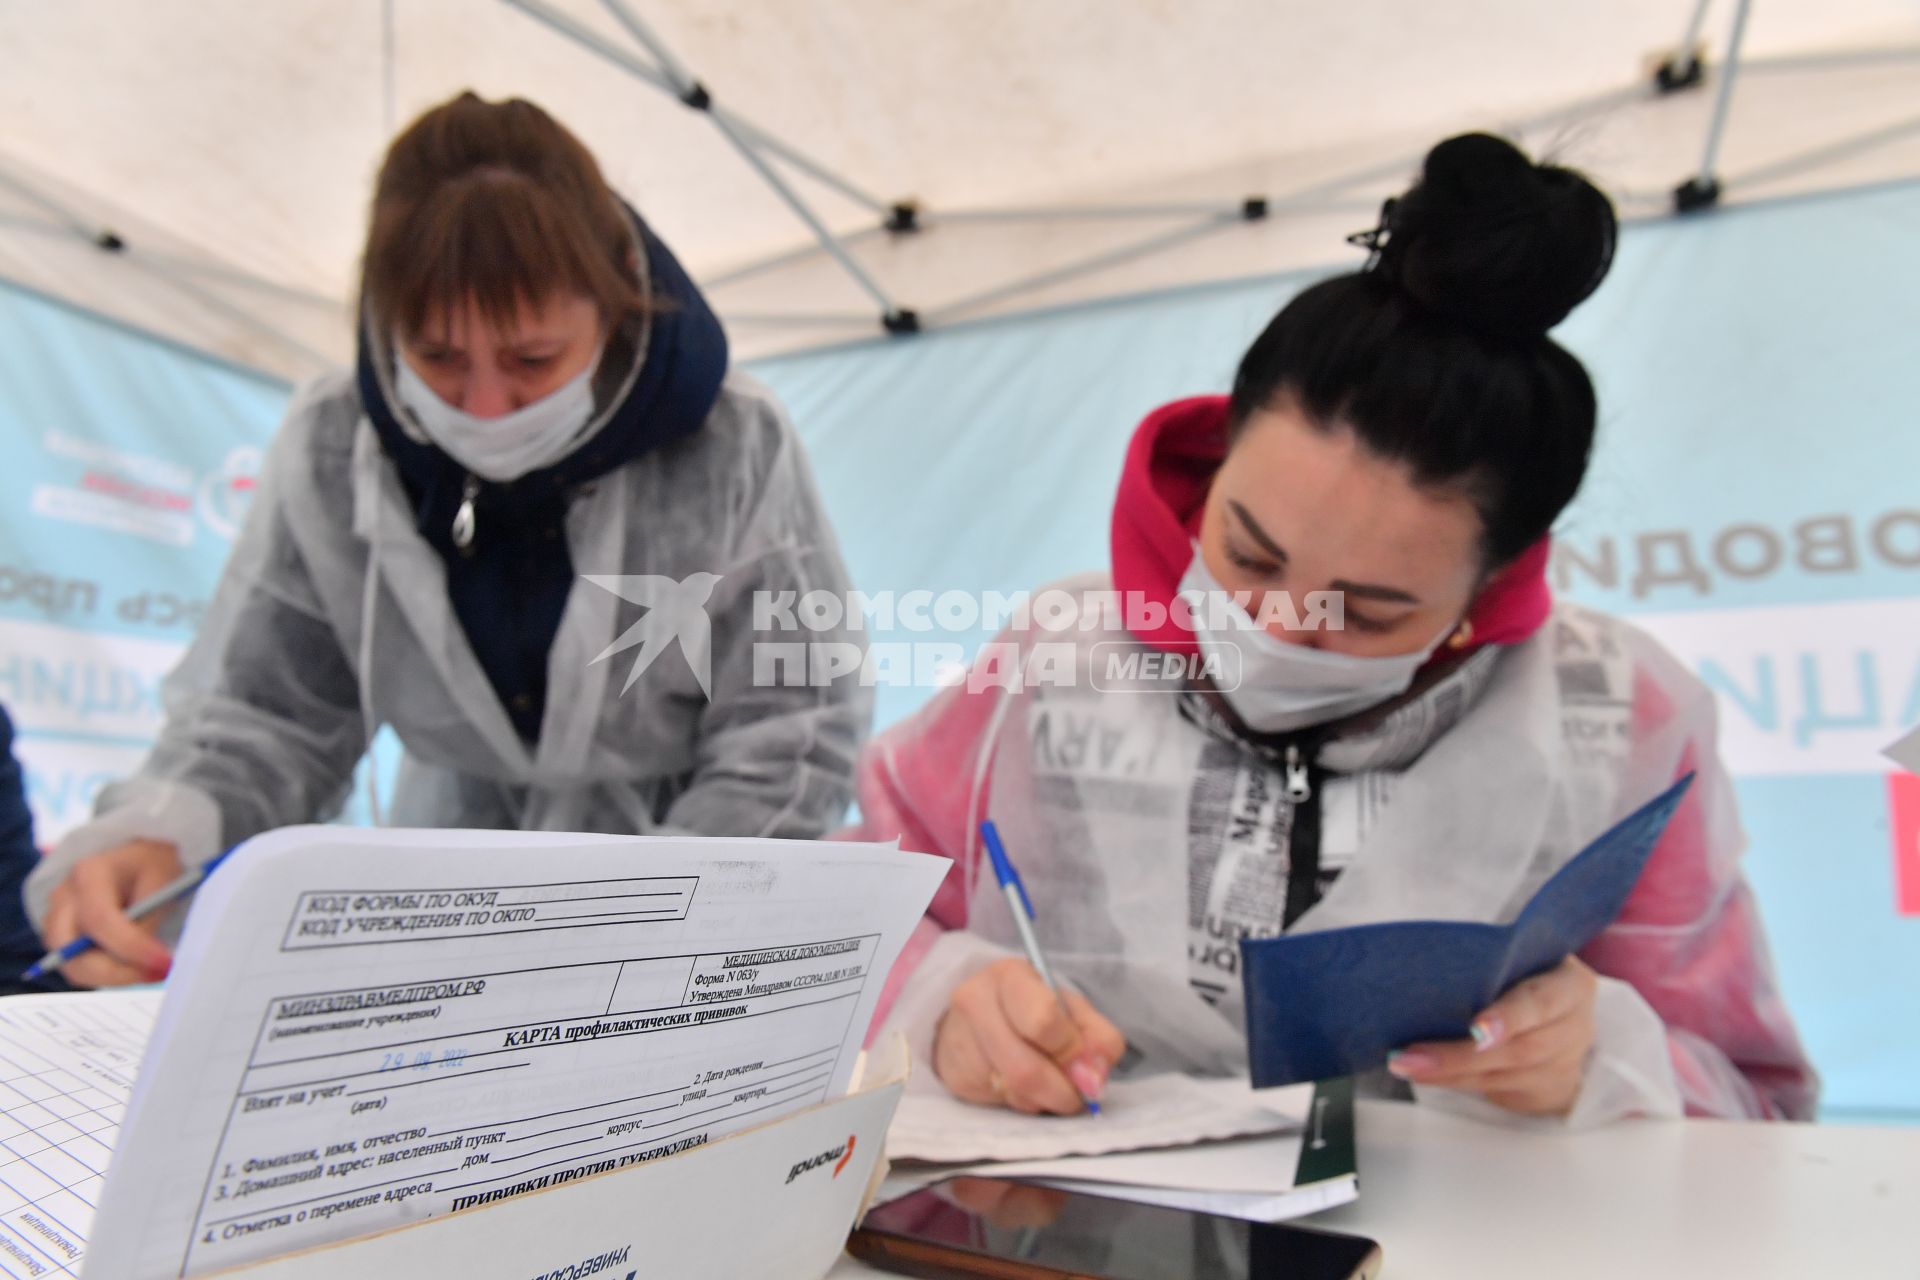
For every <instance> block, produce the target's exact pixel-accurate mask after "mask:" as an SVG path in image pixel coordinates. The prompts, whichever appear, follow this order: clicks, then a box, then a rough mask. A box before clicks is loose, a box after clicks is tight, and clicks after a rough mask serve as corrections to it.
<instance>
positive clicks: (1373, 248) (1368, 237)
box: [1347, 196, 1400, 271]
mask: <svg viewBox="0 0 1920 1280" xmlns="http://www.w3.org/2000/svg"><path fill="white" fill-rule="evenodd" d="M1399 203H1400V201H1399V199H1398V198H1397V197H1395V196H1388V197H1387V199H1386V202H1385V203H1384V204H1382V205H1381V206H1380V222H1379V224H1378V225H1377V226H1374V227H1371V228H1369V229H1367V230H1365V231H1356V232H1354V233H1353V234H1352V235H1350V236H1348V237H1347V243H1348V244H1350V245H1352V246H1353V247H1354V248H1356V249H1365V250H1366V251H1367V253H1368V254H1369V255H1370V256H1369V257H1368V258H1367V265H1366V267H1365V268H1363V270H1369V271H1370V270H1372V269H1373V267H1374V266H1375V264H1377V263H1378V262H1379V261H1380V255H1381V254H1382V253H1383V252H1385V251H1386V247H1387V241H1389V240H1391V239H1392V238H1393V210H1394V206H1395V205H1397V204H1399Z"/></svg>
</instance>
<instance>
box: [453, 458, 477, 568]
mask: <svg viewBox="0 0 1920 1280" xmlns="http://www.w3.org/2000/svg"><path fill="white" fill-rule="evenodd" d="M479 495H480V481H479V480H477V479H475V478H474V477H473V476H472V475H468V476H467V482H466V484H465V486H464V487H462V489H461V490H460V509H459V510H458V511H456V512H454V513H453V528H452V529H451V530H450V532H451V533H452V534H453V545H454V546H456V547H458V548H459V549H460V550H462V551H465V550H466V549H467V548H468V547H471V546H472V545H473V535H474V531H475V529H476V527H477V526H478V524H479V519H478V517H476V516H475V515H474V514H473V500H474V499H475V498H476V497H478V496H479Z"/></svg>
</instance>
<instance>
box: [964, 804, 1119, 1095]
mask: <svg viewBox="0 0 1920 1280" xmlns="http://www.w3.org/2000/svg"><path fill="white" fill-rule="evenodd" d="M980 838H981V840H983V841H984V842H985V843H986V846H987V856H988V857H989V858H991V859H993V876H994V879H996V880H998V881H999V882H1000V892H1001V893H1003V894H1005V895H1006V898H1007V908H1008V910H1010V911H1012V912H1013V927H1014V928H1015V929H1017V930H1019V931H1020V945H1021V946H1022V947H1023V948H1025V950H1026V953H1027V961H1028V963H1030V964H1031V965H1033V967H1034V969H1035V971H1036V972H1038V973H1039V975H1040V979H1041V981H1043V982H1045V983H1046V984H1047V986H1049V987H1051V988H1052V989H1053V998H1054V999H1055V1000H1056V1001H1058V1002H1059V1004H1060V1012H1061V1014H1062V1015H1063V1016H1065V1017H1066V1019H1067V1020H1068V1021H1069V1022H1071V1021H1072V1020H1073V1015H1072V1014H1071V1013H1068V1012H1067V1001H1066V998H1065V997H1064V996H1062V995H1061V994H1060V984H1059V983H1058V982H1056V981H1054V977H1053V970H1052V969H1050V968H1049V967H1048V966H1047V957H1046V956H1045V955H1044V954H1042V953H1041V950H1040V939H1038V938H1036V937H1034V936H1033V920H1034V912H1033V899H1031V898H1029V897H1028V896H1027V886H1026V885H1024V884H1022V883H1021V882H1020V873H1019V872H1018V871H1015V870H1014V869H1013V860H1012V859H1010V858H1008V857H1007V850H1006V846H1004V845H1002V844H1001V843H1000V830H999V828H998V827H995V826H994V825H993V819H991V818H988V819H987V820H985V821H984V822H982V823H981V824H980ZM1074 1092H1076V1093H1078V1094H1079V1095H1080V1101H1082V1102H1084V1103H1086V1105H1087V1112H1088V1114H1090V1115H1096V1116H1097V1115H1099V1114H1100V1104H1099V1103H1098V1102H1096V1101H1094V1100H1093V1099H1092V1098H1089V1097H1088V1096H1087V1094H1086V1091H1085V1090H1083V1089H1081V1088H1080V1086H1079V1085H1077V1084H1076V1085H1075V1086H1074Z"/></svg>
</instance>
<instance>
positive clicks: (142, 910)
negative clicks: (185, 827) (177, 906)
mask: <svg viewBox="0 0 1920 1280" xmlns="http://www.w3.org/2000/svg"><path fill="white" fill-rule="evenodd" d="M232 852H233V850H232V849H229V850H227V852H226V853H223V854H221V855H220V856H219V857H217V858H215V859H214V860H213V861H211V862H209V863H206V864H205V865H203V866H198V867H194V868H193V869H192V870H190V871H183V872H181V873H180V874H179V875H177V876H175V877H174V878H173V879H171V880H169V881H167V883H165V884H163V885H161V886H160V887H159V888H158V889H155V890H154V891H153V892H152V893H150V894H148V895H147V896H146V897H144V898H142V899H140V901H138V902H136V903H134V904H133V905H132V906H130V907H128V908H127V919H129V920H139V919H142V918H143V917H146V916H150V915H152V914H153V913H154V912H156V911H158V910H159V909H160V908H161V907H164V906H166V905H167V904H168V903H169V902H172V901H174V900H175V899H177V898H184V897H185V896H186V895H188V894H189V893H192V892H193V891H194V890H195V889H198V888H199V887H200V886H201V885H202V884H204V883H205V882H206V879H207V877H208V876H209V875H212V874H213V869H214V868H215V867H217V866H219V865H220V864H221V863H223V862H225V861H226V860H227V854H230V853H232ZM99 945H100V944H99V943H97V942H95V941H94V940H93V939H92V938H90V937H88V936H87V935H86V934H84V933H83V934H81V935H80V936H79V937H77V938H75V939H74V940H73V941H72V942H69V943H67V944H66V945H65V946H61V947H55V948H54V949H53V950H51V951H49V952H47V954H45V955H43V956H41V957H40V958H39V959H38V960H36V961H34V963H33V965H32V966H31V967H30V968H29V969H28V970H27V971H26V972H25V973H23V974H21V975H20V981H22V982H32V981H33V980H34V979H35V978H38V977H41V976H42V975H45V974H49V973H53V972H54V971H56V970H58V969H59V968H60V966H62V965H64V964H65V963H67V961H69V960H72V959H74V958H75V957H76V956H83V955H85V954H86V953H87V952H89V951H92V950H93V949H94V948H95V947H97V946H99Z"/></svg>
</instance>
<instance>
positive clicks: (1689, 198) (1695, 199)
mask: <svg viewBox="0 0 1920 1280" xmlns="http://www.w3.org/2000/svg"><path fill="white" fill-rule="evenodd" d="M1719 203H1720V179H1718V178H1714V177H1707V176H1704V175H1703V176H1700V177H1695V178H1688V179H1687V180H1686V181H1685V182H1683V183H1681V184H1680V185H1679V186H1677V187H1675V188H1674V189H1673V211H1674V212H1675V213H1698V212H1700V211H1701V210H1702V209H1711V208H1713V206H1715V205H1717V204H1719Z"/></svg>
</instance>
